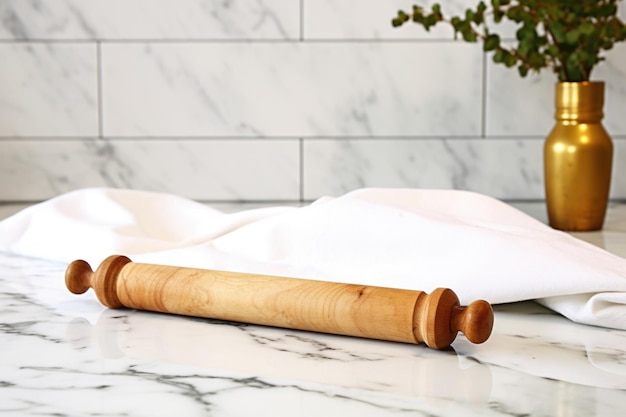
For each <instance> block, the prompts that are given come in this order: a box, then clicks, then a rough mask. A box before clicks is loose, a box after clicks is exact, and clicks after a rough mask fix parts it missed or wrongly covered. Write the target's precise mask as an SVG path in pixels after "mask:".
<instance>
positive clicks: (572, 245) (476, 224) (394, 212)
mask: <svg viewBox="0 0 626 417" xmlns="http://www.w3.org/2000/svg"><path fill="white" fill-rule="evenodd" d="M0 250H3V251H9V252H13V253H18V254H23V255H28V256H34V257H39V258H46V259H54V260H59V261H65V262H71V261H73V260H75V259H85V260H87V261H88V262H89V263H90V264H92V265H93V266H97V265H98V264H99V263H100V262H101V261H102V260H104V259H105V258H106V257H107V256H109V255H112V254H124V255H127V256H129V257H130V258H131V259H132V260H133V261H136V262H148V263H158V264H168V265H178V266H187V267H196V268H206V269H222V270H231V271H240V272H251V273H260V274H269V275H280V276H291V277H299V278H308V279H318V280H325V281H336V282H348V283H358V284H364V285H377V286H385V287H395V288H406V289H414V290H423V291H427V292H430V291H432V290H433V289H435V288H437V287H448V288H451V289H452V290H454V291H455V292H456V293H457V294H458V295H459V298H460V300H461V302H462V303H463V304H467V303H469V302H471V301H473V300H475V299H485V300H487V301H489V302H490V303H493V304H498V303H509V302H515V301H522V300H538V301H540V302H541V303H543V304H544V305H546V306H548V307H549V308H551V309H553V310H555V311H557V312H559V313H561V314H563V315H565V316H566V317H568V318H570V319H572V320H574V321H576V322H579V323H585V324H591V325H597V326H604V327H611V328H619V329H626V259H623V258H621V257H618V256H615V255H613V254H611V253H609V252H607V251H605V250H603V249H600V248H598V247H596V246H593V245H591V244H588V243H586V242H583V241H581V240H579V239H576V238H574V237H572V236H570V235H568V234H567V233H563V232H559V231H556V230H554V229H552V228H550V227H548V226H547V225H545V224H543V223H541V222H539V221H537V220H535V219H533V218H531V217H530V216H528V215H526V214H524V213H522V212H520V211H519V210H517V209H515V208H513V207H511V206H509V205H507V204H505V203H503V202H501V201H498V200H496V199H493V198H491V197H488V196H485V195H482V194H477V193H473V192H467V191H454V190H418V189H372V188H370V189H361V190H356V191H353V192H350V193H348V194H345V195H343V196H340V197H336V198H333V197H324V198H321V199H319V200H317V201H315V202H313V203H312V204H310V205H307V206H305V207H269V208H263V209H253V210H245V211H241V212H237V213H232V214H227V213H223V212H220V211H218V210H216V209H214V208H211V207H209V206H207V205H204V204H200V203H197V202H194V201H191V200H187V199H184V198H182V197H178V196H175V195H171V194H162V193H154V192H145V191H135V190H122V189H107V188H94V189H83V190H78V191H74V192H70V193H67V194H63V195H60V196H58V197H56V198H53V199H50V200H48V201H45V202H43V203H40V204H37V205H34V206H31V207H29V208H27V209H24V210H22V211H21V212H19V213H17V214H15V215H13V216H11V217H9V218H7V219H5V220H4V221H2V222H0Z"/></svg>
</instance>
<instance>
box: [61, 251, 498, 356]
mask: <svg viewBox="0 0 626 417" xmlns="http://www.w3.org/2000/svg"><path fill="white" fill-rule="evenodd" d="M65 282H66V285H67V288H68V289H69V290H70V291H71V292H72V293H75V294H82V293H84V292H85V291H87V290H88V289H89V288H93V289H94V291H95V293H96V296H97V297H98V299H99V300H100V302H101V303H102V304H104V305H105V306H107V307H110V308H121V307H127V308H134V309H140V310H150V311H158V312H164V313H173V314H181V315H187V316H196V317H205V318H214V319H221V320H229V321H238V322H244V323H252V324H261V325H268V326H276V327H284V328H291V329H299V330H309V331H316V332H322V333H333V334H340V335H348V336H358V337H366V338H371V339H381V340H391V341H398V342H408V343H422V342H424V343H426V344H427V345H428V346H430V347H432V348H436V349H441V348H445V347H447V346H449V345H450V344H451V343H452V342H453V341H454V339H455V338H456V335H457V333H458V332H459V331H461V332H463V333H464V334H465V335H466V337H467V339H468V340H470V341H471V342H473V343H482V342H484V341H486V340H487V338H488V337H489V335H490V334H491V330H492V327H493V312H492V309H491V306H490V305H489V303H487V302H486V301H483V300H478V301H475V302H473V303H471V304H470V305H469V306H468V307H467V308H465V307H461V306H460V305H459V300H458V298H457V296H456V294H455V293H454V292H453V291H451V290H449V289H443V288H439V289H437V290H435V291H433V292H432V293H431V294H426V293H425V292H422V291H412V290H402V289H394V288H383V287H374V286H366V285H355V284H341V283H334V282H324V281H314V280H305V279H297V278H284V277H275V276H267V275H258V274H247V273H236V272H227V271H214V270H205V269H193V268H182V267H173V266H163V265H152V264H142V263H134V262H131V261H130V259H128V258H127V257H125V256H119V255H115V256H110V257H108V258H107V259H106V260H105V261H104V262H102V264H101V265H100V266H99V267H98V268H97V269H96V271H95V272H93V271H92V269H91V267H90V266H89V264H87V262H85V261H82V260H77V261H74V262H72V263H71V264H70V265H69V266H68V268H67V271H66V274H65Z"/></svg>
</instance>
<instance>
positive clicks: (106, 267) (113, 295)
mask: <svg viewBox="0 0 626 417" xmlns="http://www.w3.org/2000/svg"><path fill="white" fill-rule="evenodd" d="M129 262H130V259H128V258H127V257H126V256H122V255H113V256H109V257H108V258H106V259H105V260H104V261H103V262H102V263H101V264H100V266H99V267H98V269H96V271H95V272H94V271H93V270H92V269H91V266H89V264H88V263H87V262H85V261H83V260H77V261H74V262H72V263H71V264H70V265H69V266H68V268H67V270H66V271H65V285H66V286H67V288H68V289H69V290H70V291H71V292H72V293H74V294H82V293H84V292H85V291H87V290H88V289H89V288H93V290H94V292H95V293H96V296H97V297H98V300H100V302H101V303H102V304H104V305H105V306H107V307H109V308H120V307H124V305H123V304H122V303H121V302H120V300H119V298H118V296H117V277H118V275H119V273H120V271H121V270H122V268H123V267H124V266H125V265H126V264H127V263H129Z"/></svg>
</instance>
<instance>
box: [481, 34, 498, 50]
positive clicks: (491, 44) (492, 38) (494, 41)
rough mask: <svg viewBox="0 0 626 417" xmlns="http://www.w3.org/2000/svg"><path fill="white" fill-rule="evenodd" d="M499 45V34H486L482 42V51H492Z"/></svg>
mask: <svg viewBox="0 0 626 417" xmlns="http://www.w3.org/2000/svg"><path fill="white" fill-rule="evenodd" d="M499 46H500V36H498V35H497V34H495V33H492V34H490V35H487V37H486V38H485V40H484V42H483V50H484V51H494V50H496V49H497V48H498V47H499Z"/></svg>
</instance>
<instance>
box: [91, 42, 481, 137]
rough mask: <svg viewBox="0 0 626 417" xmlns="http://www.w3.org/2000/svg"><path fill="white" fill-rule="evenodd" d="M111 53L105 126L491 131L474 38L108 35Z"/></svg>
mask: <svg viewBox="0 0 626 417" xmlns="http://www.w3.org/2000/svg"><path fill="white" fill-rule="evenodd" d="M102 62H103V125H104V132H105V136H237V137H277V136H297V137H310V136H327V135H340V136H372V137H375V136H387V135H418V136H419V135H479V134H480V131H481V120H482V119H481V117H482V108H481V102H482V85H481V80H482V53H481V51H480V49H479V48H475V47H474V45H464V44H460V43H459V44H454V43H453V44H431V43H391V44H388V43H385V44H381V43H380V42H363V43H334V42H331V43H327V42H322V43H316V42H310V43H307V42H305V43H271V42H270V43H196V44H171V43H165V44H163V43H156V44H155V43H142V44H106V45H103V46H102ZM460 69H462V70H460Z"/></svg>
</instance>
